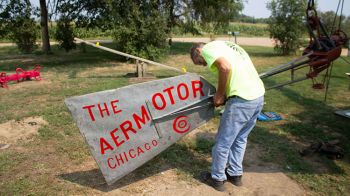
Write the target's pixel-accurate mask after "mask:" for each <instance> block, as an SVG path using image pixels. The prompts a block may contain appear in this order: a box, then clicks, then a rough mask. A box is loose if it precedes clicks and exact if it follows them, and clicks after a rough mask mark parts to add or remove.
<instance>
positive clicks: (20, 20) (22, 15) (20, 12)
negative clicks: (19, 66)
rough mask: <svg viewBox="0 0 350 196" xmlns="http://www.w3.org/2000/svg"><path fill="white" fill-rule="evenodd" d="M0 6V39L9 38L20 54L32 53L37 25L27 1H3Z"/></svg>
mask: <svg viewBox="0 0 350 196" xmlns="http://www.w3.org/2000/svg"><path fill="white" fill-rule="evenodd" d="M0 5H1V6H0V22H1V23H0V37H8V38H10V39H11V40H12V41H13V42H15V43H16V44H17V47H18V49H19V50H20V51H22V52H25V53H29V52H32V51H33V50H34V48H35V41H36V34H37V25H36V23H35V21H34V19H33V18H32V15H33V14H34V13H33V8H32V6H31V4H30V2H29V0H3V1H1V3H0Z"/></svg>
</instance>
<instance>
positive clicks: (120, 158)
mask: <svg viewBox="0 0 350 196" xmlns="http://www.w3.org/2000/svg"><path fill="white" fill-rule="evenodd" d="M115 160H117V163H118V166H120V165H121V164H120V162H119V161H121V162H122V164H124V160H123V157H122V154H119V159H118V156H117V155H115Z"/></svg>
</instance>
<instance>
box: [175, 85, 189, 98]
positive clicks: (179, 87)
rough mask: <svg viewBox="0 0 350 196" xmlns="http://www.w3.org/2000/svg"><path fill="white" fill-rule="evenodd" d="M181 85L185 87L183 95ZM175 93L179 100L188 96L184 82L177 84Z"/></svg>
mask: <svg viewBox="0 0 350 196" xmlns="http://www.w3.org/2000/svg"><path fill="white" fill-rule="evenodd" d="M181 87H184V88H185V96H184V95H183V94H182V93H181ZM177 94H178V95H179V98H180V99H181V100H185V99H187V98H188V96H189V95H190V93H189V90H188V86H187V85H186V84H185V83H181V84H179V86H177Z"/></svg>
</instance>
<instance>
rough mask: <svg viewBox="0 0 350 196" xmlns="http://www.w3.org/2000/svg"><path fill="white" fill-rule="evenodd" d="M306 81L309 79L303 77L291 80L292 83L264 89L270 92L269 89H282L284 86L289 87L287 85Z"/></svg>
mask: <svg viewBox="0 0 350 196" xmlns="http://www.w3.org/2000/svg"><path fill="white" fill-rule="evenodd" d="M307 79H309V78H308V77H307V76H305V77H302V78H298V79H296V80H292V81H289V82H285V83H282V84H277V85H275V86H272V87H269V88H266V90H271V89H275V88H279V87H283V86H286V85H289V84H294V83H297V82H300V81H303V80H307Z"/></svg>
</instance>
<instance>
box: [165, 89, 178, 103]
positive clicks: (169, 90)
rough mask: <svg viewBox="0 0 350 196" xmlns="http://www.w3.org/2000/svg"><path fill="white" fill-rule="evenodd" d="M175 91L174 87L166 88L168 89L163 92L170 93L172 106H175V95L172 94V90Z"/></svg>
mask: <svg viewBox="0 0 350 196" xmlns="http://www.w3.org/2000/svg"><path fill="white" fill-rule="evenodd" d="M173 89H174V87H173V86H171V87H169V88H166V89H164V90H163V92H165V93H168V96H169V99H170V103H171V105H174V104H175V101H174V97H173V93H172V92H171V90H173Z"/></svg>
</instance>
